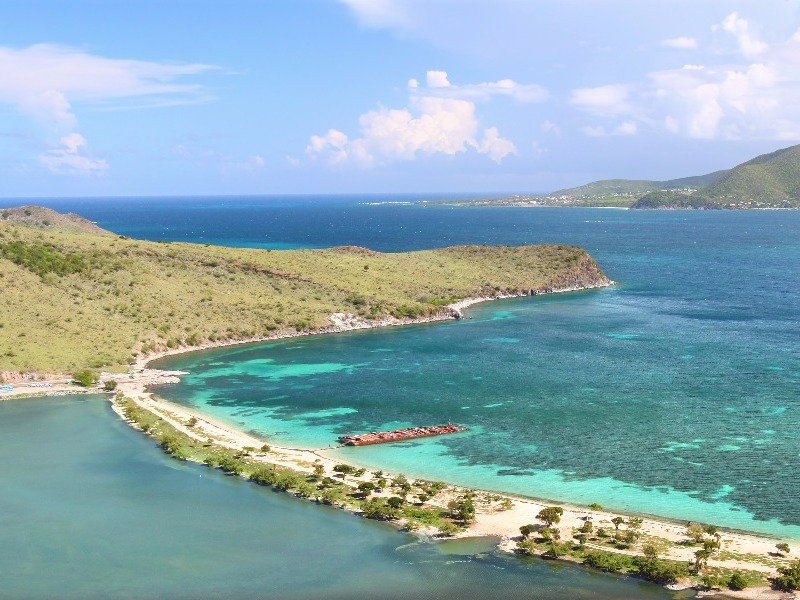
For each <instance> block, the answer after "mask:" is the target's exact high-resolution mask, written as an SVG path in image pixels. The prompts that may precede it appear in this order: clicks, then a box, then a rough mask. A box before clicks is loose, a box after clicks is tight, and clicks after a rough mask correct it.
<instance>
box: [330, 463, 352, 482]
mask: <svg viewBox="0 0 800 600" xmlns="http://www.w3.org/2000/svg"><path fill="white" fill-rule="evenodd" d="M354 471H355V468H353V467H352V466H351V465H345V464H338V465H333V472H334V473H338V474H339V475H340V476H341V478H342V479H344V476H345V475H350V474H352V473H353V472H354Z"/></svg>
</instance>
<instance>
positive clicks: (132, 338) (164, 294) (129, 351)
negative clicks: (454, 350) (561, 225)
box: [0, 206, 612, 381]
mask: <svg viewBox="0 0 800 600" xmlns="http://www.w3.org/2000/svg"><path fill="white" fill-rule="evenodd" d="M0 278H1V280H2V282H3V294H2V296H0V315H3V316H0V349H1V350H0V373H2V376H3V377H4V378H5V379H6V380H7V381H10V380H14V379H19V378H24V377H26V375H27V376H28V377H29V378H30V377H35V374H36V373H40V374H45V373H49V374H62V375H63V374H72V373H75V372H77V371H83V370H86V369H94V370H97V369H108V368H110V367H113V366H115V365H116V366H121V367H122V368H123V369H124V370H127V368H128V365H129V364H131V363H132V362H133V361H134V360H135V359H137V358H140V357H146V356H149V355H152V354H155V353H158V352H164V351H169V350H175V349H179V348H184V349H191V348H198V347H207V346H209V345H223V344H230V343H239V342H244V341H258V340H266V339H277V338H282V337H288V336H295V335H305V334H312V333H329V332H335V331H344V330H348V329H357V328H364V327H377V326H384V325H395V324H404V323H413V322H426V321H434V320H441V319H453V318H459V317H460V312H459V307H460V306H464V305H468V304H469V303H471V302H474V301H476V300H481V299H491V298H499V297H511V296H522V295H536V294H541V293H548V292H554V291H563V290H577V289H587V288H597V287H603V286H608V285H610V284H612V281H611V280H609V279H608V277H606V276H605V274H604V273H603V272H602V270H601V269H600V268H599V267H598V265H597V263H596V262H595V261H594V259H593V258H592V257H591V256H589V254H588V253H586V252H585V251H584V250H582V249H580V248H576V247H574V246H558V245H540V246H519V247H503V246H459V247H452V248H440V249H436V250H425V251H418V252H407V253H380V252H375V251H372V250H368V249H366V248H359V247H352V246H348V247H339V248H329V249H325V250H280V251H270V250H258V249H247V248H225V247H220V246H210V245H200V244H186V243H158V242H146V241H141V240H132V239H128V238H125V237H123V236H118V235H115V234H113V233H111V232H109V231H105V230H102V229H100V228H99V227H97V226H96V225H94V224H92V223H90V222H88V221H86V220H85V219H81V218H80V217H78V216H76V215H61V214H59V213H57V212H55V211H52V210H50V209H46V208H42V207H33V206H26V207H17V208H8V209H0ZM12 317H13V318H12Z"/></svg>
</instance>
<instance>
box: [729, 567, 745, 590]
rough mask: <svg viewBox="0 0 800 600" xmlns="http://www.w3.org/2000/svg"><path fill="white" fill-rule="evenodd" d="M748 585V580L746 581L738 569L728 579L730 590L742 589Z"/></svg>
mask: <svg viewBox="0 0 800 600" xmlns="http://www.w3.org/2000/svg"><path fill="white" fill-rule="evenodd" d="M748 585H749V582H748V581H747V578H746V577H745V576H744V575H742V574H741V572H739V571H734V572H733V574H732V575H731V578H730V579H729V580H728V587H729V588H731V589H732V590H736V591H739V590H743V589H745V588H747V586H748Z"/></svg>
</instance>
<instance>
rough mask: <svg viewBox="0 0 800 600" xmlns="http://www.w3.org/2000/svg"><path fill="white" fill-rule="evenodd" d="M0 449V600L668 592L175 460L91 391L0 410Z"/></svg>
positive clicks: (656, 595) (651, 598) (663, 595)
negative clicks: (418, 530) (423, 532)
mask: <svg viewBox="0 0 800 600" xmlns="http://www.w3.org/2000/svg"><path fill="white" fill-rule="evenodd" d="M0 440H2V447H3V456H4V457H6V460H3V461H0V481H2V490H3V493H2V494H0V527H1V530H2V534H0V537H1V538H2V540H3V543H2V544H0V572H2V573H3V586H2V591H0V596H2V597H4V598H56V597H57V598H165V597H172V598H282V599H283V598H285V599H305V598H332V599H339V598H341V599H345V598H375V597H382V598H389V599H391V598H409V597H415V598H419V597H425V598H431V599H438V598H441V599H447V598H475V599H479V598H488V597H502V598H512V599H513V598H531V597H540V598H553V599H559V598H563V599H568V598H587V599H588V598H593V599H599V600H606V599H609V600H610V599H612V598H621V597H626V598H641V599H643V600H659V599H662V600H666V599H668V598H677V597H679V595H676V594H673V593H670V592H667V591H664V590H662V589H661V588H659V587H658V586H655V585H653V584H647V583H644V582H639V581H635V580H630V579H625V578H622V577H615V576H608V575H600V574H597V573H595V572H592V571H589V570H587V569H584V568H581V567H578V566H572V565H563V564H555V563H552V562H546V561H541V560H529V561H522V560H518V559H516V558H514V557H509V556H502V555H499V554H496V553H494V552H492V551H487V548H486V547H485V544H480V543H477V544H476V543H470V542H469V541H467V542H464V541H459V542H454V543H449V542H446V543H445V544H443V545H437V544H432V543H425V542H418V541H417V540H416V538H414V537H412V536H409V535H406V534H403V533H399V532H397V531H396V530H395V529H394V528H392V527H391V526H388V525H385V524H382V523H377V522H374V521H368V520H366V519H360V518H358V517H355V516H354V515H352V514H349V513H345V512H342V511H339V510H335V509H331V508H328V507H324V506H317V505H314V504H312V503H310V502H306V501H302V500H298V499H296V498H293V497H291V496H288V495H286V494H282V493H277V492H272V491H270V490H269V489H267V488H263V487H259V486H256V485H253V484H250V483H249V482H247V481H245V480H243V479H240V478H237V477H226V476H225V475H223V474H222V473H221V472H219V471H215V470H210V469H208V468H206V467H204V466H200V465H196V464H191V463H184V462H179V461H176V460H174V459H171V458H169V457H167V456H166V455H165V454H163V453H162V452H161V451H160V450H159V449H158V448H157V446H156V445H155V442H153V441H152V440H151V439H149V438H147V437H145V436H143V435H142V434H141V433H139V432H137V431H135V430H133V429H130V428H129V427H128V426H127V425H126V424H124V423H123V422H122V421H121V420H120V419H119V418H118V417H117V416H116V415H115V414H114V413H113V412H112V411H111V409H110V406H109V403H108V401H107V399H105V398H104V397H101V396H70V397H52V398H37V399H26V400H10V401H4V402H0ZM9 457H13V460H10V459H9Z"/></svg>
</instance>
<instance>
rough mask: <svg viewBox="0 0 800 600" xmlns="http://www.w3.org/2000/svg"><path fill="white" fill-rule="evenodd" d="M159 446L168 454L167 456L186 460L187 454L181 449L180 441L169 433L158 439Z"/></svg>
mask: <svg viewBox="0 0 800 600" xmlns="http://www.w3.org/2000/svg"><path fill="white" fill-rule="evenodd" d="M158 445H159V446H161V448H162V449H163V450H164V452H166V453H167V454H171V455H172V456H174V457H175V458H178V459H181V460H186V454H185V453H184V451H183V448H181V442H180V440H179V439H178V438H177V437H176V436H174V435H172V434H169V433H165V434H164V435H162V436H161V437H160V438H159V439H158Z"/></svg>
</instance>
